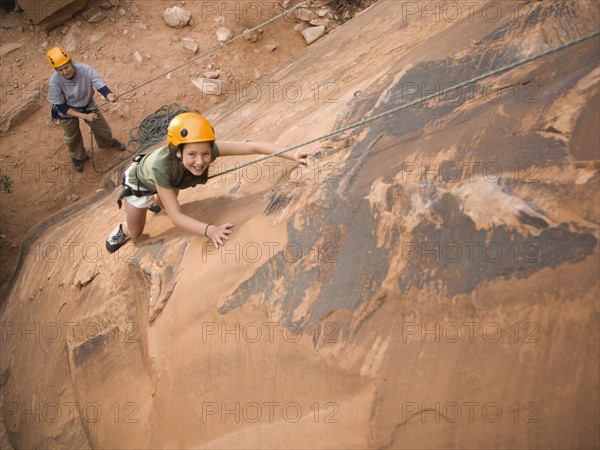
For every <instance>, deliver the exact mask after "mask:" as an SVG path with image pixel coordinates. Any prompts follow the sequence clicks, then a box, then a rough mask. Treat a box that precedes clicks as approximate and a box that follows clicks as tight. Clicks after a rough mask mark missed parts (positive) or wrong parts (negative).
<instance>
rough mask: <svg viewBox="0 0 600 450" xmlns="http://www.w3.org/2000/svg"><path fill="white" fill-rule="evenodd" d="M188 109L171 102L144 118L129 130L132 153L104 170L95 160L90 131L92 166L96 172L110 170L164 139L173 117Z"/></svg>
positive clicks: (129, 147) (128, 148)
mask: <svg viewBox="0 0 600 450" xmlns="http://www.w3.org/2000/svg"><path fill="white" fill-rule="evenodd" d="M187 111H188V109H187V108H185V107H181V106H179V105H178V104H177V103H171V104H170V105H163V106H161V107H160V108H159V109H157V110H156V111H155V112H154V113H152V114H150V115H149V116H148V117H146V118H145V119H144V120H142V122H141V123H140V124H139V125H138V126H137V127H135V128H133V129H132V130H131V131H129V132H128V134H129V143H128V145H127V150H128V151H129V152H130V153H131V154H130V155H129V156H127V157H126V158H123V159H121V160H119V161H118V162H117V163H115V164H113V165H112V166H110V167H108V168H107V169H104V170H101V169H98V168H97V167H96V163H95V160H94V141H93V136H92V134H91V132H90V149H91V152H92V167H93V168H94V171H95V172H96V173H106V172H109V171H110V170H112V169H114V168H115V167H117V166H118V165H119V164H121V163H123V162H124V161H127V160H128V159H130V158H132V157H133V156H135V155H137V154H139V153H141V152H143V151H144V150H145V149H147V148H148V147H150V146H152V145H154V144H156V143H157V142H160V141H162V140H164V138H165V136H166V134H167V128H168V126H169V122H171V119H173V118H174V117H175V116H176V115H178V114H181V113H184V112H187ZM132 146H133V147H134V149H133V150H132V149H131V147H132Z"/></svg>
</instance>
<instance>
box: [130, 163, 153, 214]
mask: <svg viewBox="0 0 600 450" xmlns="http://www.w3.org/2000/svg"><path fill="white" fill-rule="evenodd" d="M134 167H135V166H134V164H132V165H131V166H129V167H128V168H127V170H126V171H125V185H126V186H129V187H130V188H132V189H136V190H137V189H138V187H137V186H134V185H132V184H131V183H129V182H127V180H128V179H129V173H130V172H131V171H132V170H133V168H134ZM125 201H126V202H127V203H129V204H130V205H131V206H134V207H136V208H139V209H144V208H148V207H150V206H152V204H153V203H154V195H144V196H142V197H136V196H135V195H128V196H127V197H125Z"/></svg>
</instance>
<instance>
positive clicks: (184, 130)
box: [167, 112, 215, 147]
mask: <svg viewBox="0 0 600 450" xmlns="http://www.w3.org/2000/svg"><path fill="white" fill-rule="evenodd" d="M214 140H215V131H214V130H213V127H212V126H211V124H210V122H209V121H208V120H206V119H205V118H204V117H202V116H201V115H200V114H198V113H195V112H185V113H181V114H178V115H177V116H175V117H174V118H173V119H172V120H171V122H170V123H169V128H168V129H167V144H169V145H174V146H175V147H177V146H178V145H180V144H189V143H191V142H207V141H214Z"/></svg>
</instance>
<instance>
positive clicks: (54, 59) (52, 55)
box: [46, 47, 71, 69]
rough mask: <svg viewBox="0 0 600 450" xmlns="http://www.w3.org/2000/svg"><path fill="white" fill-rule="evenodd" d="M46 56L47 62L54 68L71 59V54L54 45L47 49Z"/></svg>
mask: <svg viewBox="0 0 600 450" xmlns="http://www.w3.org/2000/svg"><path fill="white" fill-rule="evenodd" d="M46 58H48V62H49V63H50V65H51V66H52V67H54V68H55V69H58V68H59V67H60V66H64V65H65V64H66V63H68V62H69V61H71V56H70V55H69V54H68V53H67V51H66V50H65V49H64V48H62V47H54V48H51V49H50V50H48V52H47V53H46Z"/></svg>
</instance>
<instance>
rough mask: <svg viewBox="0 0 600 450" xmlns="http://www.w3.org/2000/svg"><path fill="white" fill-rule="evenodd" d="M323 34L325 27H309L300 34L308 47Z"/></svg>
mask: <svg viewBox="0 0 600 450" xmlns="http://www.w3.org/2000/svg"><path fill="white" fill-rule="evenodd" d="M324 34H325V27H324V26H323V25H321V26H318V27H310V28H307V29H306V30H304V31H303V32H302V36H304V39H305V40H306V44H307V45H310V44H312V43H313V42H315V41H316V40H317V39H319V38H320V37H322V36H323V35H324Z"/></svg>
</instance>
